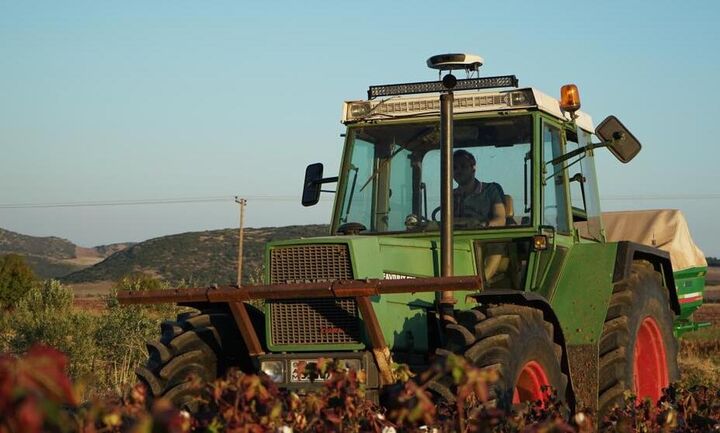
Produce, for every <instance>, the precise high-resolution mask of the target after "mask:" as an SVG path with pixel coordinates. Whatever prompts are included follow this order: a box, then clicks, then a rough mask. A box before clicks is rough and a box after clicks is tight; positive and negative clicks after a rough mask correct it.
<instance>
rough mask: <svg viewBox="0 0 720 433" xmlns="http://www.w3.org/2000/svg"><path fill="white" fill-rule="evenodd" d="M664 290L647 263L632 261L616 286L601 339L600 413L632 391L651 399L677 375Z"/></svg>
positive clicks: (673, 342)
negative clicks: (625, 274)
mask: <svg viewBox="0 0 720 433" xmlns="http://www.w3.org/2000/svg"><path fill="white" fill-rule="evenodd" d="M673 317H674V314H673V312H672V310H671V309H670V301H669V294H668V290H667V289H666V288H665V287H664V285H663V282H662V275H661V274H660V273H659V272H657V271H656V270H655V269H654V268H653V265H652V264H651V263H649V262H646V261H636V262H633V265H632V268H631V270H630V275H629V276H628V277H627V278H626V279H625V280H623V281H621V282H620V283H618V284H616V285H615V288H614V289H613V294H612V297H611V299H610V306H609V307H608V312H607V317H606V318H605V325H604V327H603V333H602V337H601V338H600V352H599V353H600V360H599V368H600V374H599V397H598V410H599V413H600V415H601V416H602V415H604V414H607V413H608V412H609V411H610V409H612V407H613V406H614V405H615V404H620V403H622V401H623V394H624V392H625V391H627V390H630V391H632V392H634V393H635V394H636V395H637V397H638V398H639V399H644V398H646V397H647V398H651V399H652V400H653V401H654V402H657V400H658V399H659V398H660V396H661V395H662V388H666V387H667V386H668V385H669V384H670V383H671V382H673V381H675V380H677V379H678V376H679V372H678V364H677V352H678V345H677V340H676V339H675V337H674V335H673Z"/></svg>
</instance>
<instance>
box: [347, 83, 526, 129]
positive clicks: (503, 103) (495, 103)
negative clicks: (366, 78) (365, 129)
mask: <svg viewBox="0 0 720 433" xmlns="http://www.w3.org/2000/svg"><path fill="white" fill-rule="evenodd" d="M535 106H537V102H536V100H535V96H534V94H533V91H532V89H519V90H511V91H502V92H489V93H477V94H475V93H470V94H468V93H465V94H459V95H456V96H455V99H454V101H453V107H454V111H455V113H471V112H481V111H493V110H511V109H522V108H530V107H535ZM439 110H440V100H439V99H438V98H437V97H435V96H424V97H414V98H398V99H383V100H375V101H348V102H345V106H344V108H343V117H342V121H343V122H344V123H347V122H357V121H363V120H382V119H392V118H398V117H404V116H415V115H437V114H438V112H439Z"/></svg>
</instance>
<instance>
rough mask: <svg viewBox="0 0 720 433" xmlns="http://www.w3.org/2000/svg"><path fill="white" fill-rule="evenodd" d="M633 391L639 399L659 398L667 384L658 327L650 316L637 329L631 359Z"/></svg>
mask: <svg viewBox="0 0 720 433" xmlns="http://www.w3.org/2000/svg"><path fill="white" fill-rule="evenodd" d="M633 372H634V377H635V383H634V386H635V393H636V394H637V396H638V398H639V399H644V398H651V399H652V400H653V401H654V402H656V401H658V400H659V399H660V396H661V395H662V389H663V388H666V387H667V386H668V383H669V380H668V367H667V357H666V355H665V343H664V342H663V338H662V333H661V332H660V328H659V326H658V324H657V322H656V321H655V319H653V318H652V317H646V318H645V319H644V320H643V321H642V323H640V328H639V329H638V333H637V338H636V339H635V356H634V360H633Z"/></svg>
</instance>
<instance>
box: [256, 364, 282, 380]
mask: <svg viewBox="0 0 720 433" xmlns="http://www.w3.org/2000/svg"><path fill="white" fill-rule="evenodd" d="M260 370H261V371H262V372H263V373H265V374H267V375H268V376H270V379H272V381H273V382H282V381H283V378H284V373H285V365H284V363H283V362H282V361H262V362H261V363H260Z"/></svg>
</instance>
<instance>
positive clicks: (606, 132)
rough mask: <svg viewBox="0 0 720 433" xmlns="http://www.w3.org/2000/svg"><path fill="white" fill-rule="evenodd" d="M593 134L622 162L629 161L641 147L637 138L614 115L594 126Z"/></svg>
mask: <svg viewBox="0 0 720 433" xmlns="http://www.w3.org/2000/svg"><path fill="white" fill-rule="evenodd" d="M595 135H597V136H598V137H600V139H601V140H602V141H603V142H605V143H607V147H608V149H610V152H612V154H613V155H615V158H617V159H618V160H620V162H622V163H628V162H630V161H631V160H632V159H633V158H635V155H637V154H638V153H640V149H641V148H642V146H641V145H640V142H639V141H638V139H637V138H635V136H634V135H632V133H630V131H629V130H628V129H627V128H626V127H625V125H623V124H622V123H621V122H620V121H619V120H618V118H617V117H615V116H608V117H607V118H606V119H605V120H603V121H602V122H600V124H599V125H598V126H597V128H595Z"/></svg>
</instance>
